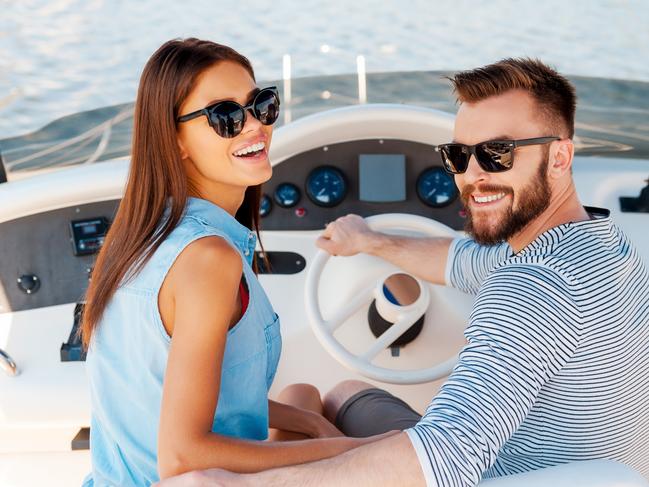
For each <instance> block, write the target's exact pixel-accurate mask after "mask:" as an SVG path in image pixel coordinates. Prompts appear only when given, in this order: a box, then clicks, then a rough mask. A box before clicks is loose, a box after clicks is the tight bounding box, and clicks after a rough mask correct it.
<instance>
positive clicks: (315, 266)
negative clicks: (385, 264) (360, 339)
mask: <svg viewBox="0 0 649 487" xmlns="http://www.w3.org/2000/svg"><path fill="white" fill-rule="evenodd" d="M366 221H367V223H368V225H369V226H370V228H371V229H372V230H376V231H398V230H406V231H408V232H415V233H417V234H424V235H425V236H430V237H457V236H459V234H458V233H457V232H455V231H454V230H453V229H452V228H450V227H447V226H446V225H444V224H442V223H439V222H437V221H435V220H431V219H429V218H424V217H422V216H417V215H408V214H398V213H389V214H383V215H376V216H372V217H368V218H366ZM329 258H330V255H329V254H328V253H327V252H325V251H324V250H319V251H318V252H317V253H316V255H315V257H314V259H313V261H312V262H311V265H310V268H309V271H308V274H307V277H306V288H305V294H306V295H305V304H306V312H307V316H308V318H309V321H310V323H311V328H312V329H313V332H314V333H315V335H316V337H317V338H318V340H319V341H320V343H321V344H322V346H323V347H324V348H325V350H326V351H327V352H329V354H331V355H332V356H333V357H334V358H335V359H336V360H337V361H338V362H340V363H341V364H343V365H344V366H345V367H347V368H348V369H350V370H352V371H355V372H358V373H360V374H362V375H364V376H365V377H368V378H370V379H375V380H378V381H381V382H388V383H392V384H420V383H423V382H430V381H434V380H437V379H440V378H442V377H445V376H447V375H448V374H450V372H451V370H452V369H453V367H454V366H455V364H456V363H457V354H456V355H455V356H453V357H452V358H450V359H448V360H446V361H444V362H441V363H438V364H435V365H433V366H431V367H428V368H420V369H414V370H396V369H391V368H386V367H380V366H377V365H374V364H372V361H373V360H374V359H375V358H376V357H377V355H378V354H379V353H381V352H382V351H383V350H384V349H386V348H388V347H389V346H390V344H392V342H394V341H395V340H396V339H397V338H398V337H400V336H401V335H402V334H403V333H404V332H405V331H406V330H408V329H409V328H410V327H411V326H412V325H413V323H414V322H415V321H417V319H419V318H420V317H421V316H422V314H423V313H424V312H425V311H426V309H427V308H428V304H429V294H428V292H429V288H430V286H427V285H424V284H423V283H422V282H421V281H419V280H418V279H417V282H418V284H419V287H420V289H421V294H420V296H419V298H418V299H417V300H416V301H415V302H414V303H412V304H410V305H408V306H392V308H391V309H388V310H387V311H386V313H387V314H388V315H390V317H389V320H390V322H392V323H393V325H392V326H390V327H389V328H388V329H387V330H386V331H385V332H384V333H383V334H382V335H380V336H379V337H378V338H377V339H376V340H375V341H374V343H373V344H372V345H371V346H370V347H369V348H368V349H367V350H366V351H365V352H364V353H360V354H354V353H351V352H350V351H349V350H347V348H345V347H344V346H343V345H342V344H341V343H340V342H339V341H338V340H337V339H336V338H335V337H334V332H335V331H336V330H337V329H338V328H340V327H341V326H342V325H343V324H344V323H345V322H347V321H348V320H349V318H351V316H352V315H354V314H355V313H356V312H357V311H359V310H360V309H362V308H363V307H365V306H367V305H368V303H370V302H371V300H372V299H373V298H374V299H376V300H377V308H381V307H383V308H385V307H386V301H385V300H382V301H381V300H380V297H382V293H381V289H382V288H383V280H380V281H379V282H378V286H377V283H372V284H371V285H370V286H367V287H366V288H365V289H364V290H363V291H361V292H358V293H356V294H355V296H354V297H353V298H352V299H350V300H349V301H348V302H347V303H346V305H344V306H342V307H341V308H340V309H338V310H337V311H336V312H335V313H334V314H333V316H330V317H329V318H328V319H326V320H325V319H324V318H323V317H322V312H321V307H320V302H319V299H318V290H319V286H320V278H321V276H322V272H323V269H324V267H325V265H326V264H327V261H328V260H329ZM390 306H391V305H390V304H389V303H387V307H388V308H389V307H390ZM379 311H381V310H380V309H379ZM386 313H382V314H383V316H384V317H385V314H386Z"/></svg>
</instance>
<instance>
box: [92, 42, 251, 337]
mask: <svg viewBox="0 0 649 487" xmlns="http://www.w3.org/2000/svg"><path fill="white" fill-rule="evenodd" d="M221 61H234V62H236V63H238V64H240V65H241V66H242V67H243V68H245V69H246V71H248V73H250V76H252V78H253V79H254V77H255V75H254V71H253V69H252V66H251V64H250V61H248V59H247V58H245V57H244V56H242V55H241V54H239V53H238V52H236V51H235V50H233V49H231V48H229V47H227V46H223V45H220V44H216V43H214V42H210V41H204V40H199V39H194V38H190V39H184V40H171V41H169V42H166V43H165V44H163V45H162V46H161V47H160V48H159V49H158V50H157V51H156V52H155V53H154V54H153V56H151V59H149V61H148V62H147V64H146V66H145V67H144V71H143V72H142V77H141V78H140V86H139V88H138V93H137V99H136V102H135V114H134V124H133V140H132V150H131V165H130V169H129V174H128V181H127V183H126V188H125V191H124V197H123V198H122V201H121V202H120V205H119V208H118V210H117V214H116V216H115V219H114V221H113V223H112V225H111V227H110V230H109V232H108V234H107V235H106V239H105V241H104V245H103V248H102V249H101V251H100V252H99V255H98V256H97V262H96V263H95V267H94V269H93V272H92V280H91V282H90V285H89V287H88V291H87V293H86V304H85V309H84V313H83V321H82V326H81V335H82V338H83V344H84V347H86V348H88V346H89V344H90V339H91V337H92V334H93V332H94V331H95V329H96V328H97V326H98V324H99V322H100V320H101V317H102V315H103V313H104V310H105V309H106V306H107V304H108V302H109V300H110V299H111V297H112V296H113V294H114V293H115V291H116V290H117V288H118V287H119V286H120V285H121V284H122V283H124V282H127V281H128V280H129V279H131V278H132V277H134V276H135V275H136V274H137V273H138V272H139V271H140V270H141V269H142V267H143V266H144V264H146V262H147V261H148V260H149V259H150V258H151V256H152V255H153V253H154V252H155V251H156V249H157V248H158V247H159V246H160V244H161V243H162V242H163V240H164V239H165V238H166V237H167V236H168V235H169V234H170V233H171V231H172V230H173V229H174V228H175V227H176V225H177V224H178V222H179V221H180V219H181V218H182V214H183V211H184V209H185V205H186V203H187V198H188V196H189V182H188V181H187V176H186V173H185V170H184V166H183V162H182V158H181V156H180V150H179V148H178V143H177V128H176V118H177V117H178V116H179V110H180V106H181V105H182V103H183V102H184V100H185V99H186V98H187V96H189V94H190V92H191V91H192V89H193V87H194V84H195V80H196V79H197V77H198V76H199V75H200V74H201V73H202V72H203V71H204V70H205V69H207V68H209V67H211V66H213V65H214V64H215V63H218V62H221ZM260 197H261V187H260V186H251V187H249V188H248V189H247V190H246V193H245V197H244V201H243V203H242V205H241V207H240V208H239V210H238V212H237V214H236V219H237V220H238V221H239V222H240V223H241V224H243V225H245V226H246V227H248V228H249V229H251V230H253V229H254V230H255V231H256V232H257V235H259V200H260ZM168 206H169V209H170V212H169V214H168V217H165V218H164V221H163V216H164V215H165V209H166V208H167V207H168Z"/></svg>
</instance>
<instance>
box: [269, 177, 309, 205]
mask: <svg viewBox="0 0 649 487" xmlns="http://www.w3.org/2000/svg"><path fill="white" fill-rule="evenodd" d="M301 196H302V195H301V193H300V190H299V189H298V187H297V186H295V185H294V184H292V183H281V184H280V185H279V186H277V188H275V194H274V195H273V197H274V199H275V203H277V204H278V205H279V206H281V207H282V208H291V207H292V206H295V205H297V204H298V203H299V201H300V197H301Z"/></svg>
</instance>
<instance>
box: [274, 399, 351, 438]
mask: <svg viewBox="0 0 649 487" xmlns="http://www.w3.org/2000/svg"><path fill="white" fill-rule="evenodd" d="M268 416H269V420H270V427H271V428H277V429H279V430H283V431H292V432H294V433H302V434H304V435H307V436H309V437H311V438H330V437H336V436H343V434H342V432H341V431H340V430H339V429H338V428H336V427H335V426H334V425H333V424H331V423H330V422H329V420H327V418H325V417H324V416H322V415H321V414H318V413H316V412H314V411H309V410H307V409H301V408H298V407H295V406H291V405H289V404H283V403H281V402H277V401H271V400H269V401H268Z"/></svg>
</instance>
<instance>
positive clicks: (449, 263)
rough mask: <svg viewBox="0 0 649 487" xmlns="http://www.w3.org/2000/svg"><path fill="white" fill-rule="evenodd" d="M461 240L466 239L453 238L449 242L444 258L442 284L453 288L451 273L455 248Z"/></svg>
mask: <svg viewBox="0 0 649 487" xmlns="http://www.w3.org/2000/svg"><path fill="white" fill-rule="evenodd" d="M461 240H466V238H465V237H458V238H454V239H453V240H452V241H451V245H450V246H449V247H448V257H447V258H446V269H444V283H445V284H446V285H447V286H449V287H452V286H453V284H452V283H451V271H452V270H453V263H454V262H455V251H456V247H457V244H458V243H459V242H460V241H461Z"/></svg>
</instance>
